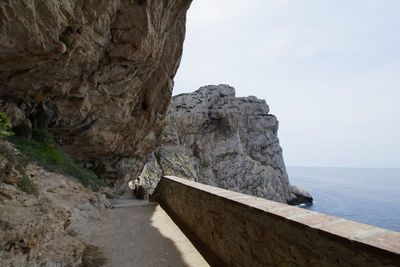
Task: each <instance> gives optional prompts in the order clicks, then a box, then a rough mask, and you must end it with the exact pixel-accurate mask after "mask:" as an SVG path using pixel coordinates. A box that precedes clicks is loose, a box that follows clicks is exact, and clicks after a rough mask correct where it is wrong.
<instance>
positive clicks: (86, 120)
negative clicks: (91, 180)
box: [0, 0, 191, 190]
mask: <svg viewBox="0 0 400 267" xmlns="http://www.w3.org/2000/svg"><path fill="white" fill-rule="evenodd" d="M190 3H191V0H168V1H167V0H96V1H95V0H85V1H82V0H48V1H27V0H17V1H2V2H1V3H0V111H5V112H6V113H7V114H8V115H9V116H10V117H11V119H12V126H13V130H14V131H15V132H16V133H17V134H19V135H25V136H29V135H30V131H31V129H32V128H38V129H48V130H49V131H51V132H52V133H53V134H54V135H55V137H56V139H57V141H58V143H59V144H61V145H62V147H63V148H64V149H65V150H66V151H67V152H69V153H71V154H72V155H73V156H74V158H75V159H77V160H79V161H80V162H82V163H84V164H85V165H86V166H87V167H89V168H91V169H93V170H94V171H95V172H96V173H97V174H98V175H99V176H100V177H101V178H103V179H104V180H105V181H106V182H107V183H108V185H111V186H114V188H115V189H119V190H120V189H121V188H123V187H124V186H125V185H126V183H127V181H128V180H129V179H130V178H131V177H135V176H136V175H138V173H139V172H140V170H141V169H142V166H143V164H144V159H145V158H146V156H147V155H148V154H149V153H150V152H151V150H152V149H153V148H154V144H155V140H156V137H157V135H158V133H159V130H160V127H159V126H160V124H161V121H162V119H163V116H164V113H165V112H166V111H167V107H168V103H169V101H170V97H171V92H172V87H173V78H174V75H175V73H176V71H177V68H178V66H179V62H180V58H181V55H182V45H183V41H184V36H185V21H186V11H187V9H188V8H189V6H190Z"/></svg>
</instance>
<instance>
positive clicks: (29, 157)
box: [10, 130, 104, 190]
mask: <svg viewBox="0 0 400 267" xmlns="http://www.w3.org/2000/svg"><path fill="white" fill-rule="evenodd" d="M32 138H33V140H30V139H26V138H22V137H16V136H14V137H11V138H10V140H11V142H13V143H14V145H15V147H16V148H17V149H18V150H20V151H21V153H22V154H23V155H24V156H25V160H26V161H27V163H28V162H32V161H33V162H37V163H38V164H39V165H40V166H42V167H43V168H45V169H47V170H49V171H53V172H58V173H62V174H68V175H70V176H72V177H75V178H77V179H78V180H79V181H80V182H81V183H82V184H83V185H84V186H91V188H92V189H93V190H97V189H98V186H100V185H104V183H103V182H102V181H101V180H100V179H99V178H98V177H97V176H96V174H94V172H92V171H90V170H87V169H85V168H83V167H82V166H80V165H78V164H77V163H75V162H74V161H73V160H72V158H71V156H70V155H68V154H67V153H65V152H64V151H63V150H62V149H61V148H60V146H58V145H57V143H56V142H55V141H54V138H53V136H52V135H51V133H49V132H47V131H45V130H34V131H33V136H32Z"/></svg>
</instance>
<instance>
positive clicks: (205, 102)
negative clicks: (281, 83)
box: [140, 85, 312, 204]
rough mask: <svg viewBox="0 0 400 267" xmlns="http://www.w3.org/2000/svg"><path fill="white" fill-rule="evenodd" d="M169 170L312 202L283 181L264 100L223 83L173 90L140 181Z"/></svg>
mask: <svg viewBox="0 0 400 267" xmlns="http://www.w3.org/2000/svg"><path fill="white" fill-rule="evenodd" d="M161 175H175V176H178V177H184V178H186V179H190V180H194V181H198V182H201V183H205V184H209V185H213V186H217V187H221V188H224V189H229V190H233V191H237V192H241V193H245V194H249V195H253V196H257V197H262V198H266V199H270V200H274V201H278V202H282V203H289V204H300V203H306V202H312V197H311V196H310V194H309V193H308V192H306V191H305V190H301V189H299V188H297V187H296V186H292V185H290V183H289V179H288V175H287V173H286V168H285V163H284V160H283V156H282V149H281V147H280V145H279V139H278V120H277V118H276V117H275V116H274V115H272V114H269V107H268V105H267V104H266V102H265V100H261V99H257V98H256V97H254V96H249V97H235V90H234V88H233V87H230V86H228V85H218V86H213V85H211V86H205V87H201V88H200V89H199V90H197V91H195V92H194V93H189V94H181V95H177V96H174V97H173V98H172V100H171V103H170V106H169V108H168V112H167V115H166V118H165V120H164V124H163V130H162V133H161V136H160V140H159V142H158V146H157V148H156V149H155V150H154V151H153V153H152V156H151V159H150V160H149V162H148V163H147V164H146V165H145V168H144V170H143V172H142V174H141V176H140V183H141V184H143V185H144V186H147V187H154V185H155V184H157V182H158V181H159V179H160V178H161Z"/></svg>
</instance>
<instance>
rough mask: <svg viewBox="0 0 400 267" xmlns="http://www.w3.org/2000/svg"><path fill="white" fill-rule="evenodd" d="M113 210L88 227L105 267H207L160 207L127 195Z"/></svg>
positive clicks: (117, 202) (91, 241) (92, 241)
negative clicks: (103, 255)
mask: <svg viewBox="0 0 400 267" xmlns="http://www.w3.org/2000/svg"><path fill="white" fill-rule="evenodd" d="M113 206H114V208H113V209H109V210H106V211H105V212H104V220H101V221H97V222H92V223H90V225H89V229H90V231H91V233H92V234H91V237H90V240H89V243H91V244H93V245H96V246H98V247H99V248H100V249H101V250H102V251H103V252H104V254H105V256H106V258H107V263H106V266H116V267H117V266H118V267H124V266H140V267H141V266H157V267H158V266H173V267H175V266H196V267H198V266H209V265H208V264H207V262H206V261H205V260H204V259H203V257H202V256H201V255H200V253H199V252H198V251H197V250H196V249H195V248H194V246H193V245H192V243H191V242H190V241H189V240H188V239H187V238H186V236H185V235H184V234H183V233H182V232H181V230H180V229H179V228H178V227H177V226H176V225H175V224H174V222H173V221H172V220H171V219H170V218H169V216H168V215H167V214H166V213H165V211H164V210H163V209H162V208H161V207H160V206H159V205H157V204H155V203H149V202H148V201H144V200H137V199H134V198H133V195H132V193H131V192H126V193H125V194H123V195H122V196H121V197H120V199H118V200H116V201H114V202H113Z"/></svg>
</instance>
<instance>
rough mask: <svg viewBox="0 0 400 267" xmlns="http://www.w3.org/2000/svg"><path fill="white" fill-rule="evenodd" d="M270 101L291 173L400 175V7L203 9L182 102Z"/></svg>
mask: <svg viewBox="0 0 400 267" xmlns="http://www.w3.org/2000/svg"><path fill="white" fill-rule="evenodd" d="M221 83H223V84H229V85H232V86H233V87H235V89H236V95H237V96H248V95H255V96H257V97H258V98H263V99H266V101H267V103H268V104H269V106H270V110H271V113H272V114H275V115H276V116H277V117H278V120H279V121H280V129H279V132H278V135H279V138H280V143H281V146H282V148H283V153H284V154H283V156H284V158H285V162H286V165H288V166H342V167H400V0H301V1H300V0H250V1H243V0H240V1H239V0H195V1H193V4H192V6H191V8H190V10H189V13H188V19H187V34H186V41H185V45H184V53H183V58H182V62H181V66H180V69H179V70H178V74H177V76H176V78H175V89H174V94H179V93H183V92H192V91H195V90H197V89H198V88H199V87H200V86H203V85H209V84H221Z"/></svg>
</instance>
